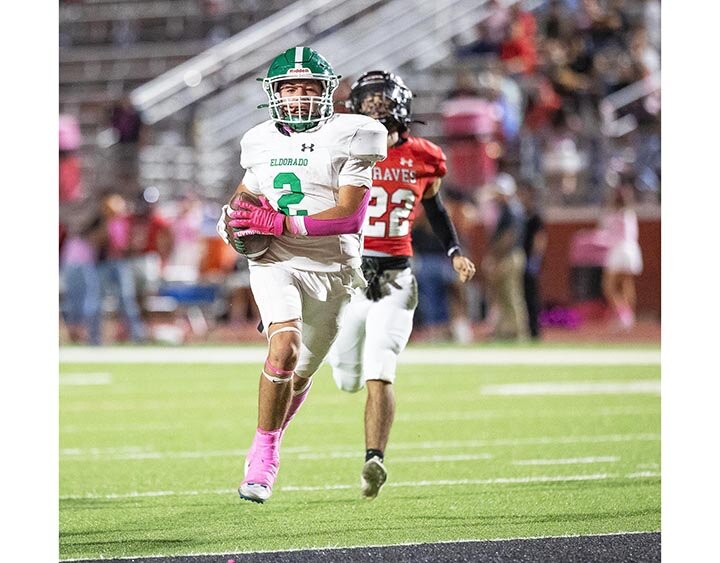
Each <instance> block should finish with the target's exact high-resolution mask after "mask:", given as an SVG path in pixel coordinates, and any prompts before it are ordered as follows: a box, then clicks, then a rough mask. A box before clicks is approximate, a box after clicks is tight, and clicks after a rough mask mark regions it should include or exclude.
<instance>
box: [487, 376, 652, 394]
mask: <svg viewBox="0 0 720 563" xmlns="http://www.w3.org/2000/svg"><path fill="white" fill-rule="evenodd" d="M480 393H481V394H482V395H505V396H507V395H628V394H650V395H659V394H660V381H652V380H647V379H637V380H634V381H561V382H556V381H541V382H533V383H506V384H501V385H484V386H483V387H481V388H480Z"/></svg>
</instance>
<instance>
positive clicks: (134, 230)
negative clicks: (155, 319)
mask: <svg viewBox="0 0 720 563" xmlns="http://www.w3.org/2000/svg"><path fill="white" fill-rule="evenodd" d="M172 248H173V236H172V232H171V231H170V221H169V220H168V219H166V218H165V217H163V216H162V215H161V214H160V213H159V212H158V210H157V209H156V208H155V206H154V205H153V204H151V203H149V202H148V201H146V200H145V198H144V197H141V198H140V199H139V201H138V202H137V206H136V208H135V212H134V213H133V215H132V216H131V217H130V252H129V254H130V260H131V263H132V268H133V272H134V274H135V283H136V285H137V292H138V295H139V296H143V295H148V294H151V293H154V292H156V291H157V289H158V288H159V286H160V282H161V279H162V272H163V268H164V266H165V264H167V260H168V258H169V257H170V254H171V252H172ZM141 302H142V299H141Z"/></svg>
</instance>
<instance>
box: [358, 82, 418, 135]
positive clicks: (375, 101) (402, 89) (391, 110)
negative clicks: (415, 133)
mask: <svg viewBox="0 0 720 563" xmlns="http://www.w3.org/2000/svg"><path fill="white" fill-rule="evenodd" d="M411 104H412V92H411V91H410V89H409V88H408V87H407V86H405V83H404V82H403V80H402V78H400V77H399V76H398V75H396V74H393V73H391V72H387V71H384V70H371V71H368V72H366V73H364V74H363V75H362V76H360V78H358V79H357V80H356V81H355V83H354V84H353V85H352V89H351V91H350V99H349V100H348V104H347V105H348V108H349V109H350V110H351V111H352V112H353V113H360V114H362V115H367V116H368V117H372V118H373V119H377V120H378V121H380V122H381V123H382V124H383V125H385V127H386V128H387V130H388V131H397V132H399V133H400V134H402V133H404V132H405V131H407V130H408V127H409V125H410V121H412V119H411Z"/></svg>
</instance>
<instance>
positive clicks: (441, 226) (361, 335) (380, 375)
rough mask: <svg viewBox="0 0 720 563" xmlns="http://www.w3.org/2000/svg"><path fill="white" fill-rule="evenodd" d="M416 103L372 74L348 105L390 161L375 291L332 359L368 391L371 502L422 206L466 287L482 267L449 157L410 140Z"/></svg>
mask: <svg viewBox="0 0 720 563" xmlns="http://www.w3.org/2000/svg"><path fill="white" fill-rule="evenodd" d="M411 101H412V92H411V91H410V90H409V89H408V88H407V87H406V86H405V84H404V83H403V81H402V79H401V78H400V77H399V76H397V75H395V74H391V73H389V72H384V71H370V72H366V73H365V74H363V75H362V76H361V77H360V78H359V79H358V80H357V81H356V82H355V84H353V86H352V91H351V94H350V100H349V102H348V106H349V107H350V109H351V110H352V111H353V112H355V113H360V114H363V115H367V116H369V117H373V118H375V119H377V120H379V121H380V122H382V123H383V124H384V125H385V127H386V128H387V130H388V155H387V159H386V160H385V161H383V162H379V163H376V165H375V167H374V168H373V185H372V188H371V193H370V195H371V199H370V204H369V206H368V211H367V218H366V221H365V226H364V227H363V235H364V249H363V264H362V267H363V273H364V275H365V278H366V280H367V282H368V288H367V290H366V291H365V292H364V293H361V294H358V295H356V296H354V297H353V298H352V300H351V301H350V303H349V304H348V306H347V308H346V310H345V313H344V317H343V323H342V325H341V329H340V332H339V334H338V337H337V339H336V340H335V343H334V344H333V346H332V348H331V351H330V355H329V357H328V359H329V362H330V365H331V366H332V369H333V377H334V379H335V382H336V383H337V385H338V387H340V389H342V390H343V391H348V392H351V393H353V392H356V391H358V390H360V389H362V388H363V387H364V386H365V387H367V400H366V403H365V447H366V453H365V464H364V466H363V469H362V473H361V488H362V494H363V496H365V497H366V498H371V499H372V498H375V497H376V496H377V494H378V492H379V491H380V488H381V487H382V485H383V484H384V483H385V480H386V479H387V471H386V469H385V466H384V451H385V447H386V445H387V442H388V437H389V435H390V428H391V426H392V423H393V418H394V415H395V393H394V391H393V381H394V380H395V368H396V365H397V358H398V355H399V354H400V352H401V351H402V350H403V349H404V348H405V345H406V344H407V342H408V339H409V338H410V332H411V331H412V323H413V314H414V312H415V307H416V306H417V283H416V281H415V277H414V276H413V274H412V271H411V270H410V257H411V256H412V254H413V250H412V237H411V231H412V224H413V220H414V219H415V215H416V212H417V209H418V207H419V204H420V203H422V206H423V208H424V209H425V213H426V214H427V217H428V219H429V221H430V224H431V225H432V228H433V232H434V233H435V234H436V236H437V237H438V238H439V239H440V240H441V241H442V243H443V245H444V246H445V250H446V251H447V255H448V259H449V260H451V261H452V266H453V268H454V270H455V271H456V272H457V275H458V278H459V279H460V281H462V282H466V281H468V280H470V279H471V278H472V277H473V276H474V275H475V265H474V264H473V263H472V262H471V261H470V260H469V259H468V258H467V257H465V256H463V254H462V252H461V250H460V245H459V243H458V238H457V234H456V232H455V228H454V227H453V224H452V221H451V220H450V217H449V216H448V214H447V211H446V210H445V208H444V207H443V204H442V201H441V199H440V193H439V190H440V183H441V178H442V177H443V176H444V175H445V172H446V171H447V168H446V165H445V155H444V154H443V151H442V150H441V149H440V147H438V146H437V145H434V144H433V143H431V142H429V141H426V140H425V139H421V138H419V137H413V136H410V134H409V129H408V128H409V124H410V121H411V108H410V106H411Z"/></svg>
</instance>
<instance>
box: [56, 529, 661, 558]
mask: <svg viewBox="0 0 720 563" xmlns="http://www.w3.org/2000/svg"><path fill="white" fill-rule="evenodd" d="M659 532H660V530H645V531H639V532H638V531H636V530H633V531H632V532H623V531H619V532H606V533H601V534H566V535H559V536H518V537H505V538H482V539H477V538H473V539H460V540H441V541H435V542H432V543H433V544H440V545H444V544H456V543H475V542H483V543H484V542H505V541H517V540H550V539H572V538H601V537H606V536H630V535H637V534H655V533H659ZM412 545H418V542H416V541H415V542H404V543H391V544H372V545H365V544H364V545H347V546H345V545H329V546H323V547H297V548H292V549H276V550H268V551H241V552H239V553H243V554H266V553H267V554H271V553H291V552H297V551H316V550H322V551H330V550H340V549H357V548H364V549H369V548H376V547H400V546H412ZM226 555H228V554H227V553H196V554H194V555H193V557H219V556H226ZM138 557H140V556H138V555H129V556H126V557H113V559H117V560H131V559H137V558H138ZM142 557H146V558H149V559H152V558H154V557H157V558H161V557H163V558H167V555H163V554H154V555H143V556H142ZM61 561H63V562H65V561H67V562H71V561H87V559H86V558H83V559H61Z"/></svg>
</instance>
